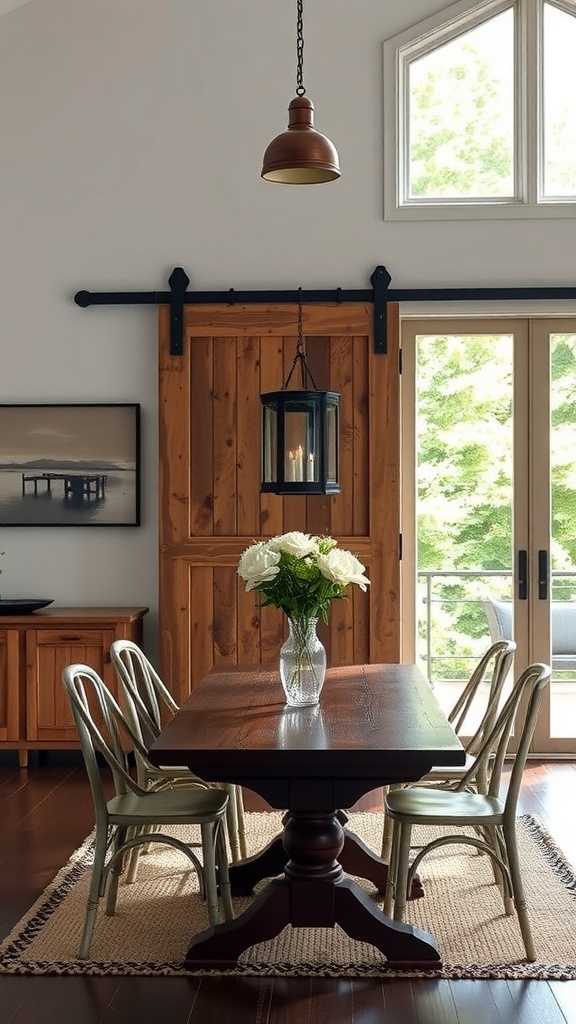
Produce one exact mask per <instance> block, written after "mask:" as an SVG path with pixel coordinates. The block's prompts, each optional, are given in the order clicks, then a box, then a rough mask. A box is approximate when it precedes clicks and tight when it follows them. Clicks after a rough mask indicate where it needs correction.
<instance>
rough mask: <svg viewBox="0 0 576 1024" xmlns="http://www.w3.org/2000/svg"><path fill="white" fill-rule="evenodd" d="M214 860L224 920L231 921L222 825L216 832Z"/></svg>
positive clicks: (226, 857)
mask: <svg viewBox="0 0 576 1024" xmlns="http://www.w3.org/2000/svg"><path fill="white" fill-rule="evenodd" d="M216 862H217V864H218V888H219V890H220V898H221V900H222V910H223V911H224V920H225V921H232V920H233V918H234V911H233V909H232V892H231V889H230V878H229V875H228V850H227V848H226V836H225V835H224V829H223V828H222V826H220V828H219V829H218V831H217V833H216Z"/></svg>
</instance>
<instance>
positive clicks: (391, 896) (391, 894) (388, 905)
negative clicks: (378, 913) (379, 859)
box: [383, 818, 398, 917]
mask: <svg viewBox="0 0 576 1024" xmlns="http://www.w3.org/2000/svg"><path fill="white" fill-rule="evenodd" d="M390 828H391V832H392V836H391V845H390V861H389V864H388V881H387V882H386V892H385V894H384V907H383V910H384V913H385V914H386V915H387V916H388V917H392V914H393V912H394V900H395V897H396V872H397V870H398V831H397V829H396V823H395V822H394V821H393V820H392V818H390Z"/></svg>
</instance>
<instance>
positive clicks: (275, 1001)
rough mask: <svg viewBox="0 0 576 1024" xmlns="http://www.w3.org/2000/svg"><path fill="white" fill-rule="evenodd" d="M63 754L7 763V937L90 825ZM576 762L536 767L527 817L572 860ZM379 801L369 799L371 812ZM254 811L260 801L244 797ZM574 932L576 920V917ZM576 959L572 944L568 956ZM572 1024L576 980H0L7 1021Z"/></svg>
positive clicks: (75, 775)
mask: <svg viewBox="0 0 576 1024" xmlns="http://www.w3.org/2000/svg"><path fill="white" fill-rule="evenodd" d="M58 761H59V759H58V757H57V755H51V756H50V757H44V758H41V759H40V760H38V759H36V760H35V761H34V763H32V764H31V765H30V767H29V768H27V769H19V768H17V767H16V766H15V763H14V765H13V764H12V763H11V762H10V757H9V755H4V761H3V762H2V761H0V935H2V936H4V935H6V934H7V933H8V931H9V930H10V929H11V928H12V927H13V925H14V924H15V923H16V921H17V920H18V919H19V917H20V916H21V915H22V914H23V913H24V912H25V911H26V910H27V908H28V907H29V906H30V904H31V903H32V902H33V901H34V899H35V898H36V897H37V896H38V895H39V894H40V892H41V891H42V889H43V888H44V887H45V886H46V884H47V883H48V882H49V881H50V879H51V878H52V877H53V876H54V874H55V873H56V871H57V870H58V869H59V868H60V867H61V866H62V865H63V864H64V863H65V861H66V860H67V858H68V857H69V856H70V854H71V852H72V851H73V850H74V849H75V847H76V846H77V845H78V844H79V843H80V842H81V840H82V839H83V838H84V837H85V835H86V834H87V832H88V831H89V830H90V828H91V827H92V824H93V811H92V804H91V800H90V795H89V792H88V788H87V784H86V780H85V775H84V769H83V768H82V767H81V766H80V765H76V764H74V763H73V761H71V760H70V759H68V763H67V764H66V763H65V760H64V758H61V759H60V763H58ZM575 792H576V764H575V763H572V762H560V763H555V764H552V763H536V762H531V763H529V765H528V767H527V769H526V773H525V784H524V787H523V791H522V796H521V804H520V811H521V812H526V811H527V812H531V813H533V814H537V815H538V816H539V817H540V818H541V819H542V820H543V821H544V823H545V824H546V825H547V827H548V829H549V830H550V831H551V832H552V834H553V835H554V837H555V838H556V840H557V842H558V844H559V845H560V846H561V847H562V848H563V849H564V851H565V853H566V855H567V857H568V858H569V859H570V860H571V861H572V863H576V830H574V825H573V820H574V815H573V807H574V794H575ZM376 800H377V795H374V796H373V797H372V798H367V800H366V801H363V804H362V809H368V808H371V807H373V806H375V801H376ZM247 806H248V807H249V808H250V809H259V808H260V806H261V802H260V801H259V799H258V798H257V797H254V798H253V799H251V795H250V794H248V800H247ZM575 924H576V914H575ZM575 931H576V929H575ZM570 958H573V959H576V938H575V946H574V949H573V950H567V959H570ZM133 1020H134V1021H138V1022H139V1024H152V1022H154V1024H156V1022H158V1021H162V1022H164V1021H166V1022H169V1024H320V1022H329V1024H380V1022H381V1021H386V1022H388V1024H518V1022H520V1024H562V1022H565V1021H567V1022H569V1024H576V982H552V983H548V982H543V981H528V982H506V981H444V980H436V981H434V980H422V979H420V980H418V979H415V980H414V981H410V980H404V979H401V980H386V979H382V980H366V981H361V980H353V979H350V980H348V979H339V980H329V979H322V978H313V979H305V978H302V979H301V978H288V979H264V978H261V979H260V978H222V977H220V978H203V979H195V978H193V977H184V978H114V977H105V978H100V977H69V978H60V977H19V976H8V977H0V1021H1V1022H2V1024H32V1022H34V1024H37V1022H39V1021H41V1022H42V1024H123V1022H124V1021H126V1022H128V1021H133Z"/></svg>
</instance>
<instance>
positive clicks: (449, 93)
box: [384, 0, 576, 219]
mask: <svg viewBox="0 0 576 1024" xmlns="http://www.w3.org/2000/svg"><path fill="white" fill-rule="evenodd" d="M574 53H576V0H486V2H484V3H480V4H479V3H477V2H476V3H471V2H470V0H464V2H461V3H458V4H455V5H453V6H452V7H449V8H447V9H445V10H444V11H442V12H440V13H439V14H437V15H435V16H434V17H433V18H429V19H428V20H427V21H426V22H424V23H423V24H420V25H419V26H416V27H415V28H413V29H411V30H409V31H408V32H405V33H403V34H402V36H397V37H396V38H395V39H391V40H389V41H388V42H387V43H386V44H385V47H384V60H385V84H386V89H385V133H384V134H385V197H386V216H387V218H390V219H428V218H435V219H438V218H447V219H448V218H453V217H467V218H472V217H483V218H486V217H502V216H504V217H510V216H512V217H515V216H516V217H517V216H521V217H522V216H524V217H526V216H566V215H567V216H576V89H574V88H573V87H572V83H571V80H572V77H573V76H572V72H571V64H572V63H573V60H574Z"/></svg>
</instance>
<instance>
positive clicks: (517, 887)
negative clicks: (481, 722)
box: [384, 663, 551, 961]
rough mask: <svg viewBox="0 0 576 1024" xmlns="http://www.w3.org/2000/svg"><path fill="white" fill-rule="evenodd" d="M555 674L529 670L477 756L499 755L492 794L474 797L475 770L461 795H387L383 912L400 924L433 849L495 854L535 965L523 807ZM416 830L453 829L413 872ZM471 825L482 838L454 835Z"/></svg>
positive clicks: (423, 791)
mask: <svg viewBox="0 0 576 1024" xmlns="http://www.w3.org/2000/svg"><path fill="white" fill-rule="evenodd" d="M550 675H551V668H550V666H549V665H543V664H540V663H535V664H533V665H529V666H528V668H527V669H525V671H524V672H523V673H522V674H521V675H520V677H519V679H518V680H517V682H516V683H515V685H514V687H513V688H512V692H511V693H510V696H509V697H508V699H507V701H506V703H505V704H504V706H503V708H502V710H501V711H500V713H499V715H498V717H497V719H496V721H495V723H494V725H493V728H492V730H491V733H490V735H489V736H487V737H486V739H485V740H484V742H483V744H482V747H481V748H480V750H479V751H478V753H477V755H476V758H477V764H478V763H481V762H486V761H487V760H488V758H490V757H491V756H493V754H494V750H495V755H494V766H493V768H492V771H491V774H490V785H489V789H488V792H487V793H477V792H470V791H469V786H470V784H471V783H473V781H474V773H475V772H476V770H477V764H476V765H474V766H473V767H472V768H471V769H470V770H469V771H468V772H467V773H466V774H465V775H464V776H463V777H462V779H461V780H460V782H459V783H458V784H457V786H456V787H455V789H452V790H441V789H427V788H426V787H424V786H411V787H409V788H407V789H400V790H396V791H395V792H393V793H389V794H388V796H387V797H386V813H387V814H388V815H389V816H390V818H391V819H392V821H393V822H394V830H393V837H392V856H391V859H390V870H389V875H388V885H387V887H386V895H385V900H384V911H385V913H387V914H390V913H391V912H392V909H393V913H394V919H395V920H396V921H403V920H404V912H405V908H406V897H407V893H408V892H409V891H410V887H411V885H412V880H413V878H414V874H415V872H416V871H417V869H418V867H419V865H420V862H421V861H422V859H423V857H425V856H426V854H427V853H429V852H430V850H435V849H437V848H438V847H439V846H443V845H445V844H455V843H458V844H467V845H470V846H474V847H476V848H477V849H478V850H481V851H482V852H484V853H486V854H488V856H489V857H490V858H491V859H492V863H493V866H494V868H495V871H496V877H497V879H498V881H499V883H500V885H501V889H502V895H503V899H504V909H505V912H506V913H507V914H512V913H513V908H514V906H515V907H516V912H517V914H518V920H519V924H520V930H521V933H522V938H523V941H524V948H525V950H526V958H527V960H529V961H534V960H535V959H536V952H535V948H534V942H533V939H532V931H531V928H530V920H529V917H528V910H527V907H526V899H525V897H524V888H523V885H522V872H521V869H520V863H519V859H518V846H517V840H516V807H517V803H518V793H519V791H520V784H521V782H522V774H523V771H524V766H525V764H526V757H527V755H528V750H529V747H530V743H531V742H532V736H533V734H534V729H535V727H536V720H537V717H538V711H539V709H540V703H541V700H542V695H543V692H544V687H545V686H546V684H547V683H548V681H549V679H550ZM521 701H523V702H525V707H526V710H525V713H524V720H523V723H522V726H521V728H520V729H516V736H517V740H518V749H517V751H516V754H515V755H514V761H513V765H512V771H511V775H510V780H509V784H508V790H507V793H506V798H505V800H501V799H500V795H499V793H500V783H501V775H502V766H503V764H504V758H505V756H506V751H507V748H508V743H509V740H510V735H511V733H512V730H513V728H514V727H515V724H516V725H517V718H518V709H519V707H520V702H521ZM414 825H423V826H426V825H433V826H436V827H438V826H441V827H442V828H447V829H450V831H449V833H448V834H445V835H442V836H441V837H440V838H438V839H435V840H432V841H431V842H429V843H427V844H426V845H425V846H424V847H422V848H421V850H420V851H419V853H418V854H417V856H416V857H415V858H414V861H413V862H412V865H411V866H410V867H409V857H410V842H411V836H412V828H413V826H414ZM467 826H468V827H469V828H471V829H474V830H475V832H476V834H475V835H469V834H466V833H464V832H458V833H454V831H453V830H454V828H456V829H462V828H465V827H467Z"/></svg>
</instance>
